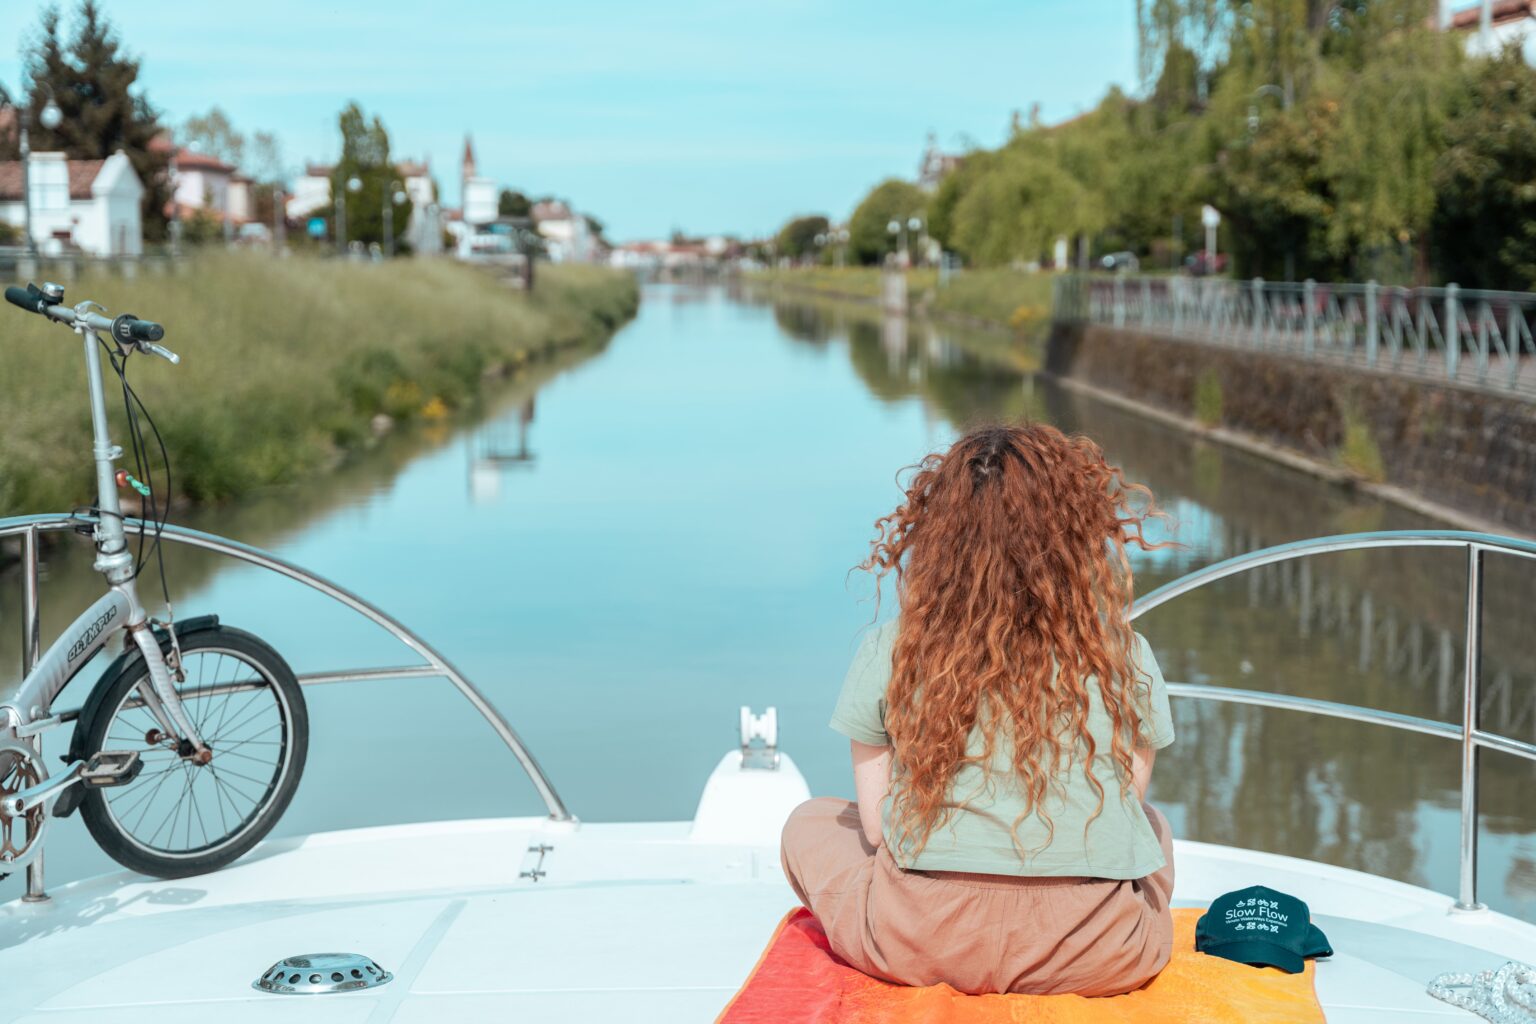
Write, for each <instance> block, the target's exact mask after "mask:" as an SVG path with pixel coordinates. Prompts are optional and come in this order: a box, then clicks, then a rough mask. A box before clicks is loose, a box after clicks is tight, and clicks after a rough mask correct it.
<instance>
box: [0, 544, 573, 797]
mask: <svg viewBox="0 0 1536 1024" xmlns="http://www.w3.org/2000/svg"><path fill="white" fill-rule="evenodd" d="M92 521H93V520H92V518H91V517H89V516H77V515H65V514H53V515H38V516H17V517H13V518H9V519H0V539H4V538H6V537H18V536H19V537H20V538H21V539H22V545H21V548H22V551H21V580H22V623H21V628H22V635H23V643H22V672H23V674H25V673H27V672H30V671H31V670H32V666H33V665H35V664H36V663H37V659H38V657H39V656H40V654H41V647H40V641H41V634H40V630H39V625H38V618H39V615H38V613H39V607H40V600H41V589H40V587H39V578H38V566H39V544H38V539H39V537H40V535H42V534H45V533H58V532H63V531H67V530H74V529H75V528H76V527H79V526H81V525H89V524H90V523H91V522H92ZM127 527H128V530H129V531H130V532H143V531H144V529H145V525H144V523H143V522H142V521H141V520H137V519H129V520H127ZM161 536H162V537H163V539H164V540H166V541H168V542H170V543H174V544H185V545H187V546H188V547H194V548H201V549H202V550H204V551H211V552H214V553H215V554H220V555H225V556H228V557H230V558H233V559H236V560H237V561H241V562H246V563H248V564H250V565H254V566H257V567H259V568H262V569H266V570H268V571H270V572H274V573H277V574H278V575H279V576H285V577H287V578H288V579H290V580H293V581H295V582H297V583H301V584H303V585H304V586H306V587H309V588H310V589H311V590H316V591H319V592H320V593H322V594H324V595H325V596H326V597H329V598H331V599H332V600H333V601H336V602H337V603H338V604H341V605H343V606H345V607H347V608H350V609H351V610H352V611H354V612H356V613H357V614H359V615H361V616H363V617H364V618H366V619H368V620H369V621H370V622H372V623H374V624H375V625H377V626H379V627H380V628H382V629H383V630H384V631H385V632H387V633H389V635H390V636H392V637H394V638H395V639H396V640H398V641H399V642H400V643H402V644H404V645H405V646H406V647H408V648H409V649H410V650H411V651H412V652H414V653H415V654H416V655H417V656H418V657H420V658H421V659H422V662H423V663H422V664H419V665H405V666H397V667H386V668H352V669H342V670H339V671H330V672H311V673H306V674H301V675H300V676H299V677H298V679H299V682H300V683H301V684H303V685H305V686H317V685H320V684H323V683H357V682H376V681H380V680H385V679H418V678H424V677H432V678H442V679H446V680H448V682H450V683H452V684H453V687H454V689H456V690H458V691H459V693H460V694H461V695H462V696H463V697H464V699H465V700H467V701H469V703H470V705H471V706H473V707H474V709H475V710H476V711H478V712H479V713H480V717H482V718H484V719H485V720H486V722H487V723H488V724H489V725H490V726H491V728H492V729H493V730H494V731H495V733H496V735H497V736H498V737H500V739H501V741H502V743H504V744H505V745H506V747H507V749H508V750H510V751H512V755H513V756H514V757H516V758H517V761H518V763H519V764H520V765H522V768H523V771H525V772H526V773H527V774H528V778H529V780H530V781H531V782H532V783H533V787H534V789H536V790H537V791H538V794H539V797H540V798H541V799H542V800H543V801H544V806H545V808H546V809H547V810H548V812H549V816H550V818H552V819H554V820H556V821H574V820H575V818H574V816H573V815H572V814H571V812H570V811H569V810H568V809H567V808H566V806H565V802H564V801H562V800H561V799H560V796H559V794H558V793H556V792H555V787H554V783H552V782H550V780H549V777H548V776H547V775H545V774H544V769H542V768H541V767H539V762H538V761H537V760H536V759H535V758H534V756H533V754H532V753H531V752H530V751H529V750H528V748H527V746H526V745H525V744H524V743H523V741H522V739H521V737H519V736H518V734H517V731H516V730H515V729H513V728H512V726H511V724H510V723H508V722H507V720H506V719H505V718H504V717H502V715H501V713H500V712H499V711H497V710H496V708H495V707H494V706H493V705H492V704H491V702H490V701H489V700H487V699H486V697H485V695H484V694H483V693H481V692H480V690H479V689H477V688H476V687H475V685H474V684H473V683H471V682H470V681H469V680H468V679H466V678H465V677H464V675H463V673H461V672H460V671H459V670H458V669H457V668H455V667H454V666H453V663H452V662H450V661H449V660H448V659H447V658H446V657H444V656H443V655H442V654H440V653H438V652H437V650H436V649H434V648H433V647H432V645H431V644H429V643H427V642H426V641H425V640H423V639H422V638H421V637H419V636H417V635H416V634H415V633H413V632H411V631H410V630H409V629H407V628H405V626H404V625H402V624H401V623H400V622H398V621H397V620H395V619H394V618H393V617H391V616H390V615H389V614H388V613H387V612H385V611H383V610H382V609H380V608H379V607H377V606H376V605H374V604H372V603H371V602H369V601H366V600H364V599H363V598H361V597H359V596H357V595H356V594H354V593H352V592H351V591H349V590H347V589H346V588H344V587H342V586H340V585H339V584H337V583H333V582H331V581H330V580H328V579H325V578H324V577H322V576H318V575H316V574H315V573H312V572H309V571H308V570H306V569H302V568H300V567H299V566H297V565H294V564H293V563H292V562H289V561H286V560H284V559H282V558H279V557H278V556H277V555H274V554H271V553H270V552H267V551H262V550H261V549H260V548H254V547H250V546H249V545H246V544H241V543H239V542H238V541H232V540H227V539H225V538H223V537H216V536H214V535H213V534H210V533H202V532H200V531H198V530H189V529H187V528H185V527H181V526H169V525H168V526H166V527H165V530H164V532H163V533H162V534H161ZM60 717H61V718H62V719H64V720H66V721H67V720H69V719H70V718H71V717H72V713H71V712H67V711H66V712H63V713H62V714H61V715H60Z"/></svg>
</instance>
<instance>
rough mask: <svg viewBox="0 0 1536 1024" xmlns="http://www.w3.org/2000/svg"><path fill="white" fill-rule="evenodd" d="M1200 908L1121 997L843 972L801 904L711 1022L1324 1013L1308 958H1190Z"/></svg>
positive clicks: (1183, 915) (928, 1022)
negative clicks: (1282, 965)
mask: <svg viewBox="0 0 1536 1024" xmlns="http://www.w3.org/2000/svg"><path fill="white" fill-rule="evenodd" d="M1202 912H1203V911H1201V910H1198V909H1194V908H1178V909H1175V910H1174V912H1173V959H1172V960H1170V961H1169V963H1168V966H1167V967H1165V968H1164V969H1163V972H1162V973H1161V974H1159V975H1158V976H1157V977H1156V978H1154V979H1152V981H1150V982H1148V983H1147V984H1146V985H1144V986H1143V987H1141V988H1139V989H1137V990H1136V991H1135V992H1130V993H1127V994H1126V995H1123V996H1110V997H1099V998H1096V999H1088V998H1084V997H1083V996H1021V995H1006V996H1002V995H987V996H968V995H965V994H963V993H960V992H956V991H955V990H954V989H952V988H950V987H949V986H948V985H933V986H929V987H927V988H907V987H904V986H901V985H891V984H888V983H886V982H883V981H877V980H875V979H874V978H871V977H869V976H868V975H865V974H861V973H860V972H858V971H856V970H854V969H853V968H852V967H849V966H848V965H847V964H845V963H843V961H841V960H840V959H838V957H837V955H836V954H834V953H833V952H832V951H831V949H829V948H828V946H827V937H826V934H825V933H824V932H822V930H821V926H820V925H819V924H817V923H816V919H815V918H814V917H812V916H811V912H810V911H808V910H805V909H804V908H800V909H797V910H794V911H792V912H791V913H790V914H789V915H788V916H786V917H785V918H784V920H783V921H781V922H780V923H779V927H778V929H777V930H776V931H775V932H774V933H773V938H772V939H771V940H769V942H768V949H767V950H766V951H765V952H764V953H763V956H762V959H761V960H759V961H758V962H757V966H756V967H755V968H753V970H752V974H751V976H750V977H748V978H747V983H746V984H745V985H743V986H742V988H741V991H739V992H737V993H736V997H735V998H734V999H732V1000H731V1002H730V1004H729V1005H727V1006H726V1008H725V1010H724V1011H723V1012H722V1013H721V1014H720V1016H719V1017H718V1018H717V1021H716V1024H812V1022H815V1024H885V1022H888V1021H889V1022H897V1021H899V1022H910V1024H1014V1022H1023V1021H1028V1022H1029V1024H1122V1022H1123V1024H1130V1022H1133V1021H1134V1022H1136V1024H1192V1022H1196V1021H1198V1022H1201V1024H1206V1022H1212V1024H1214V1022H1223V1021H1234V1022H1235V1021H1241V1022H1243V1024H1313V1022H1318V1024H1320V1022H1322V1021H1323V1019H1324V1018H1323V1010H1322V1007H1321V1006H1320V1005H1318V1002H1317V994H1316V992H1315V991H1314V990H1313V973H1314V971H1315V970H1316V967H1315V966H1314V965H1313V963H1312V962H1311V961H1308V963H1307V969H1306V970H1305V971H1304V972H1302V973H1301V974H1286V973H1285V972H1284V971H1281V970H1279V969H1277V968H1274V967H1248V966H1246V965H1244V964H1235V963H1232V962H1231V961H1230V960H1223V959H1221V958H1220V957H1214V956H1206V955H1205V954H1204V953H1197V952H1195V921H1196V920H1198V919H1199V917H1200V915H1201V913H1202Z"/></svg>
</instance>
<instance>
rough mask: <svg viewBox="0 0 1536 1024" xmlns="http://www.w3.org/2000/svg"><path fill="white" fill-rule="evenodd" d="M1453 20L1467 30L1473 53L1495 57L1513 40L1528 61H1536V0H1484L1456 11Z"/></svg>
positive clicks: (1456, 26) (1455, 25)
mask: <svg viewBox="0 0 1536 1024" xmlns="http://www.w3.org/2000/svg"><path fill="white" fill-rule="evenodd" d="M1485 18H1486V19H1487V23H1486V24H1484V19H1485ZM1449 22H1450V24H1449V27H1450V28H1452V29H1454V30H1456V31H1458V32H1464V33H1466V35H1467V52H1468V53H1470V54H1472V55H1473V56H1487V57H1491V56H1494V55H1496V54H1498V53H1499V52H1500V51H1502V50H1503V49H1504V47H1506V46H1508V45H1510V44H1511V43H1513V44H1515V45H1516V46H1518V47H1519V49H1520V52H1521V54H1523V55H1524V57H1525V61H1526V63H1527V64H1536V0H1484V2H1482V3H1478V4H1474V5H1472V6H1470V7H1463V8H1461V9H1460V10H1458V11H1455V12H1452V13H1451V14H1450V19H1449Z"/></svg>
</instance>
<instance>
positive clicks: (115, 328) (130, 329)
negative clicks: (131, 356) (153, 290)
mask: <svg viewBox="0 0 1536 1024" xmlns="http://www.w3.org/2000/svg"><path fill="white" fill-rule="evenodd" d="M112 337H114V338H116V339H117V340H118V342H120V343H121V344H124V345H135V344H137V343H138V342H141V341H159V340H160V339H161V338H163V337H165V328H164V327H161V326H160V325H159V324H157V323H155V322H154V321H152V320H140V319H139V318H138V317H136V316H134V315H133V314H132V313H124V314H123V315H122V316H120V317H118V318H117V319H116V320H113V321H112Z"/></svg>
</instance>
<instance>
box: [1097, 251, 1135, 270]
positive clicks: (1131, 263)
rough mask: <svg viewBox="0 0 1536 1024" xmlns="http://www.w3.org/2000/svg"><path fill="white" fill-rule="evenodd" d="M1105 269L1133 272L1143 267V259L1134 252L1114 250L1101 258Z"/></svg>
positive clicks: (1100, 261)
mask: <svg viewBox="0 0 1536 1024" xmlns="http://www.w3.org/2000/svg"><path fill="white" fill-rule="evenodd" d="M1099 263H1100V264H1102V265H1103V267H1104V269H1105V270H1112V271H1127V272H1133V271H1136V270H1140V269H1141V261H1140V260H1138V259H1137V258H1136V254H1135V253H1133V252H1112V253H1110V254H1109V255H1107V256H1105V257H1104V258H1103V259H1101V260H1099Z"/></svg>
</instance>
